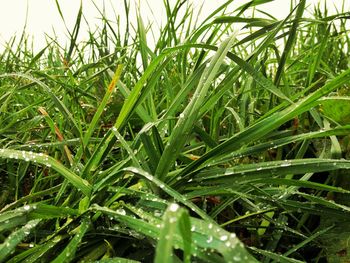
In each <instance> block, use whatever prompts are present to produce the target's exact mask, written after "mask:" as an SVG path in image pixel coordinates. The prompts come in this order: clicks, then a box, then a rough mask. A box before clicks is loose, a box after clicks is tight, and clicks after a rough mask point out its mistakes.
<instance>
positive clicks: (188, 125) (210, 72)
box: [155, 36, 236, 180]
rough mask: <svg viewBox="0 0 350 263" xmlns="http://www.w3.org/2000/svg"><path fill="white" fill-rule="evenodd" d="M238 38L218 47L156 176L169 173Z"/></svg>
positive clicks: (170, 138) (172, 138) (170, 139)
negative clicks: (213, 82) (212, 84)
mask: <svg viewBox="0 0 350 263" xmlns="http://www.w3.org/2000/svg"><path fill="white" fill-rule="evenodd" d="M235 40H236V38H235V36H232V37H230V38H228V39H226V40H225V41H224V42H223V43H222V44H221V45H220V47H219V48H218V50H217V52H216V54H215V55H214V57H213V59H212V60H211V62H210V64H209V67H207V68H205V69H204V71H203V75H202V76H201V78H200V80H199V83H198V86H197V88H196V90H195V92H194V94H193V97H192V99H191V101H190V102H189V104H188V105H187V106H186V108H185V109H184V111H183V112H182V113H181V114H180V117H179V119H178V121H177V123H176V125H175V127H174V129H173V132H172V133H171V135H170V137H169V141H168V143H167V145H166V146H165V149H164V152H163V154H162V156H161V158H160V161H159V164H158V167H157V170H156V172H155V177H157V178H159V179H161V180H162V179H164V178H165V177H166V175H167V174H168V171H169V169H170V167H171V166H172V165H173V163H174V161H175V159H176V158H177V156H178V154H179V152H180V151H181V149H182V148H183V146H184V144H185V142H186V140H187V139H188V135H189V132H190V130H191V129H192V128H193V124H194V122H195V121H196V118H197V115H198V111H199V109H200V107H201V105H202V104H203V102H204V101H205V97H206V95H207V92H208V90H209V87H210V85H211V83H212V81H213V79H214V78H215V76H216V73H217V72H218V70H219V69H220V66H221V64H222V63H223V61H224V59H225V57H226V54H227V52H228V51H229V49H230V48H231V46H232V44H233V42H234V41H235Z"/></svg>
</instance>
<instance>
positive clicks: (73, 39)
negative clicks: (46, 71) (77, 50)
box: [65, 0, 83, 63]
mask: <svg viewBox="0 0 350 263" xmlns="http://www.w3.org/2000/svg"><path fill="white" fill-rule="evenodd" d="M82 14H83V2H82V1H81V0H80V7H79V11H78V15H77V19H76V21H75V25H74V29H73V32H72V33H69V34H70V36H71V40H70V45H69V50H68V53H67V55H66V58H65V60H66V62H67V63H69V62H70V60H71V57H72V53H73V50H74V47H75V46H76V45H77V44H76V42H77V38H78V34H79V29H80V25H81V17H82Z"/></svg>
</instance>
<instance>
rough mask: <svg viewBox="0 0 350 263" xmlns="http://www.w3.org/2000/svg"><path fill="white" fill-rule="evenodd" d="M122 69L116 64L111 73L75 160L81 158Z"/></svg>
mask: <svg viewBox="0 0 350 263" xmlns="http://www.w3.org/2000/svg"><path fill="white" fill-rule="evenodd" d="M122 70H123V65H118V67H117V69H116V71H115V73H114V75H113V78H112V80H111V82H110V83H109V85H108V88H107V90H106V93H105V95H104V97H103V99H102V101H101V102H100V104H99V106H98V108H97V110H96V113H95V114H94V117H93V118H92V121H91V122H90V124H89V128H88V129H87V131H86V133H85V134H84V137H83V143H82V146H81V147H80V148H79V150H78V152H77V154H76V157H75V158H76V161H79V160H80V159H81V157H82V154H83V152H84V151H85V150H86V148H87V146H88V144H89V141H90V139H91V136H92V134H93V132H94V130H95V128H96V126H97V124H98V122H99V120H100V118H101V115H102V114H103V112H104V109H105V107H106V105H107V103H108V101H109V99H110V98H111V96H112V94H113V92H114V90H115V87H116V84H117V82H118V81H119V79H120V76H121V74H122Z"/></svg>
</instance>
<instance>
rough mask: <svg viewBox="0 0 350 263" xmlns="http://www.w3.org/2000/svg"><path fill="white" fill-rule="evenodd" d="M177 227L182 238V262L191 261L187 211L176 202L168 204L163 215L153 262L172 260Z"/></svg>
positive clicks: (159, 262)
mask: <svg viewBox="0 0 350 263" xmlns="http://www.w3.org/2000/svg"><path fill="white" fill-rule="evenodd" d="M177 227H179V228H180V232H181V235H182V238H183V250H184V262H185V263H189V262H191V224H190V221H189V216H188V212H187V211H186V210H185V209H183V208H180V206H179V205H178V204H176V203H173V204H170V205H169V207H168V209H167V210H166V211H165V213H164V216H163V222H162V228H161V232H160V236H159V240H158V243H157V248H156V256H155V259H154V262H155V263H163V262H173V257H174V255H173V247H174V243H175V240H174V238H175V233H176V232H177V231H176V230H177Z"/></svg>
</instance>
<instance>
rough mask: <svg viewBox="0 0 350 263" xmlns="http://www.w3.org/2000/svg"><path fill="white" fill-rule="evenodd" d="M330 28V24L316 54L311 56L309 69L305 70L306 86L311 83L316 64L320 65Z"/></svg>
mask: <svg viewBox="0 0 350 263" xmlns="http://www.w3.org/2000/svg"><path fill="white" fill-rule="evenodd" d="M330 30H331V25H329V26H328V27H327V30H326V34H325V35H324V36H323V38H322V42H321V44H320V46H319V49H318V52H317V55H316V56H312V62H311V63H310V66H309V70H308V72H307V77H306V85H307V86H310V85H311V83H312V81H313V79H314V76H315V73H316V70H317V68H318V66H319V65H320V63H321V60H322V56H323V54H324V52H325V48H326V47H327V43H328V39H329V33H330Z"/></svg>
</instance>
